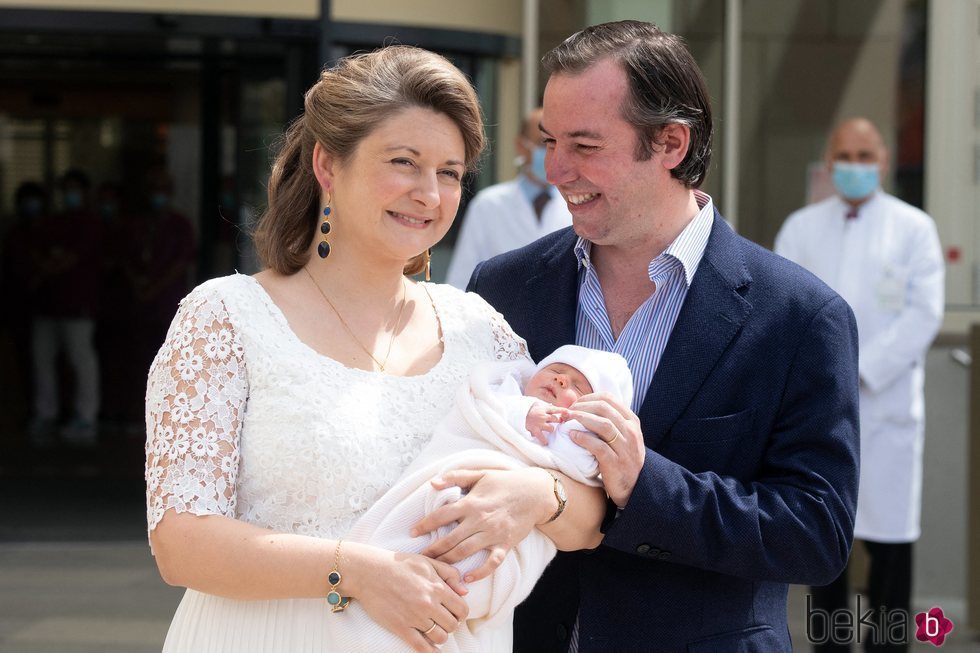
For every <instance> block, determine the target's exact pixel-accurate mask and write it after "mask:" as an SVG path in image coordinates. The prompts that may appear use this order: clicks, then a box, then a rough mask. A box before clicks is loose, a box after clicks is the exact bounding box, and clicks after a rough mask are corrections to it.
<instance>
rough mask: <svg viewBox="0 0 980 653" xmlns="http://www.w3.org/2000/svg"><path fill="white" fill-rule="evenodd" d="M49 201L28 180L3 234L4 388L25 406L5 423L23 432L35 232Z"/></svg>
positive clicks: (0, 276)
mask: <svg viewBox="0 0 980 653" xmlns="http://www.w3.org/2000/svg"><path fill="white" fill-rule="evenodd" d="M47 209H48V201H47V193H45V192H44V188H43V187H42V186H41V185H40V184H39V183H37V182H35V181H25V182H23V183H21V184H20V185H19V186H17V190H16V191H15V192H14V219H13V221H12V224H11V225H10V227H9V228H8V229H7V230H6V232H5V233H4V234H3V240H2V242H3V252H2V254H0V256H2V259H0V261H2V269H0V292H2V293H3V298H4V311H3V322H2V327H3V330H2V346H3V348H4V349H5V350H6V354H5V355H4V360H6V361H10V362H11V365H10V366H9V367H8V366H4V369H3V374H2V377H0V378H2V381H0V387H3V388H4V392H5V393H14V394H15V395H16V397H14V398H10V399H11V400H10V401H9V404H8V405H10V406H15V407H18V408H20V407H24V408H21V409H20V410H16V411H14V412H15V413H16V414H13V415H10V414H7V415H4V422H6V423H7V424H9V425H10V426H11V427H14V428H17V429H21V428H22V427H23V426H24V423H25V422H26V418H27V410H26V407H27V406H28V405H30V404H29V398H30V394H31V392H30V382H29V379H30V378H31V355H30V342H31V302H30V292H29V290H30V288H31V284H32V281H31V275H32V271H33V270H32V267H31V258H30V251H29V247H30V243H31V238H32V231H34V230H36V229H38V223H39V222H40V221H41V219H42V218H43V217H44V215H45V214H46V213H47Z"/></svg>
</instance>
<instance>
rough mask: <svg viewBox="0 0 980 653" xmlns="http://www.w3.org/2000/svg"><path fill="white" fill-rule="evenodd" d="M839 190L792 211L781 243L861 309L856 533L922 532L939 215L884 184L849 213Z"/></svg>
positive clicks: (880, 538)
mask: <svg viewBox="0 0 980 653" xmlns="http://www.w3.org/2000/svg"><path fill="white" fill-rule="evenodd" d="M847 208H848V205H847V204H845V202H844V201H843V200H841V199H840V198H839V197H837V196H834V197H831V198H829V199H826V200H824V201H822V202H819V203H817V204H812V205H810V206H807V207H804V208H802V209H800V210H798V211H796V212H794V213H793V214H792V215H790V216H789V218H787V220H786V223H785V224H784V225H783V227H782V229H780V231H779V234H778V235H777V236H776V246H775V250H776V253H777V254H781V255H782V256H785V257H786V258H788V259H790V260H792V261H795V262H796V263H799V264H800V265H802V266H803V267H805V268H806V269H808V270H810V271H811V272H813V273H814V274H816V275H817V276H818V277H820V279H822V280H823V281H824V282H826V283H827V284H828V285H829V286H830V287H831V288H833V289H834V290H836V291H837V292H838V294H840V295H841V297H843V298H844V299H845V300H846V301H847V303H848V304H850V306H851V308H852V309H853V310H854V315H855V318H856V319H857V326H858V358H859V365H858V368H859V374H860V378H861V391H860V392H861V397H860V408H861V481H860V483H861V484H860V489H859V492H858V509H857V521H856V524H855V527H854V535H855V537H858V538H860V539H864V540H870V541H873V542H912V541H914V540H916V539H918V537H919V516H920V507H921V492H922V446H923V439H924V436H925V407H924V403H925V402H924V396H923V381H924V370H923V363H924V358H925V354H926V351H927V350H928V349H929V345H930V343H931V342H932V340H933V338H934V337H935V336H936V333H937V331H938V330H939V326H940V324H941V322H942V315H943V303H944V297H943V293H944V276H945V270H944V267H943V254H942V248H941V246H940V244H939V236H938V234H937V232H936V226H935V224H934V222H933V221H932V219H931V218H930V217H929V216H928V215H926V214H925V213H923V212H922V211H920V210H919V209H917V208H915V207H913V206H911V205H909V204H906V203H905V202H903V201H901V200H899V199H898V198H896V197H892V196H891V195H888V194H886V193H884V192H881V191H878V192H876V193H875V195H874V196H873V197H872V198H871V199H870V200H868V201H867V202H865V204H864V205H862V206H861V207H860V209H859V213H858V217H857V218H856V219H852V220H846V219H845V217H844V216H845V214H846V212H847Z"/></svg>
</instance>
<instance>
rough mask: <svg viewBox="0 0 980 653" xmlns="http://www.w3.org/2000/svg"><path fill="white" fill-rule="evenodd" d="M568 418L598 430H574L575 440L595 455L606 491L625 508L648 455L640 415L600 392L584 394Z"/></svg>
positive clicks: (572, 407)
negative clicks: (587, 431)
mask: <svg viewBox="0 0 980 653" xmlns="http://www.w3.org/2000/svg"><path fill="white" fill-rule="evenodd" d="M568 419H577V420H578V421H579V422H581V423H582V426H584V427H585V428H587V429H589V430H590V431H592V433H595V435H591V434H589V433H583V432H582V431H573V432H572V441H573V442H575V443H576V444H578V445H580V446H582V447H584V448H585V449H587V450H588V451H589V452H590V453H591V454H592V455H593V456H595V458H596V461H598V463H599V473H600V474H602V483H603V485H604V486H605V488H606V494H608V495H609V498H610V499H612V500H613V502H614V503H615V504H616V505H617V506H619V507H620V508H622V507H624V506H625V505H626V503H627V502H628V501H629V498H630V495H631V494H633V487H634V486H635V485H636V479H637V478H638V477H639V476H640V470H641V469H642V468H643V461H644V459H645V458H646V446H645V445H644V444H643V433H642V432H641V430H640V418H639V417H637V416H636V414H635V413H634V412H633V411H631V410H630V409H629V408H627V407H626V406H624V405H622V404H621V403H619V402H618V401H616V400H615V399H613V398H612V397H611V396H610V395H608V394H606V393H600V394H589V395H585V396H583V397H582V398H581V399H579V400H578V401H576V402H575V403H574V404H572V406H571V408H570V409H569V410H568Z"/></svg>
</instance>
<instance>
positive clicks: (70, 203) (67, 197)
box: [62, 190, 82, 211]
mask: <svg viewBox="0 0 980 653" xmlns="http://www.w3.org/2000/svg"><path fill="white" fill-rule="evenodd" d="M62 199H63V200H64V202H65V208H66V209H68V210H69V211H70V210H73V209H80V208H82V194H81V193H79V192H78V191H77V190H66V191H65V194H64V196H63V197H62Z"/></svg>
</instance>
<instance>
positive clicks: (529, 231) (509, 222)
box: [446, 107, 572, 289]
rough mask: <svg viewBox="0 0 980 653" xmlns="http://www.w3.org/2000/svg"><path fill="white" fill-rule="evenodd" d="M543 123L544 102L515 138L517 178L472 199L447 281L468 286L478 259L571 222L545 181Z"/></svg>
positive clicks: (552, 189)
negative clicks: (518, 168) (517, 166)
mask: <svg viewBox="0 0 980 653" xmlns="http://www.w3.org/2000/svg"><path fill="white" fill-rule="evenodd" d="M540 123H541V108H540V107H538V108H536V109H534V110H532V111H531V112H530V113H528V115H527V116H526V117H525V119H524V128H523V131H522V132H521V134H520V135H519V136H518V137H517V143H516V147H517V153H518V160H519V161H520V162H521V164H520V165H521V170H520V173H518V175H517V177H516V178H515V179H512V180H510V181H505V182H503V183H500V184H494V185H493V186H489V187H487V188H484V189H483V190H482V191H480V192H479V193H477V194H476V196H475V197H474V198H473V200H472V201H471V202H470V203H469V206H468V207H467V209H466V216H465V217H464V218H463V225H462V227H461V228H460V232H459V237H458V238H457V239H456V247H455V248H454V249H453V259H452V262H451V263H450V264H449V272H448V273H447V275H446V283H448V284H450V285H453V286H456V287H457V288H460V289H465V288H466V284H467V283H468V282H469V280H470V275H471V274H472V273H473V270H474V269H475V268H476V266H477V264H478V263H480V262H482V261H485V260H487V259H488V258H491V257H493V256H496V255H497V254H503V253H504V252H509V251H510V250H512V249H517V248H518V247H523V246H524V245H527V244H528V243H530V242H533V241H535V240H537V239H538V238H540V237H541V236H544V235H547V234H550V233H551V232H552V231H555V230H557V229H561V228H562V227H567V226H569V225H571V224H572V214H571V213H569V212H568V207H567V206H566V204H565V200H563V199H562V197H561V195H559V194H558V191H557V190H555V187H554V186H552V185H551V184H549V183H548V182H547V181H546V180H545V173H544V151H545V150H544V145H543V137H542V135H541V130H540V129H538V125H539V124H540Z"/></svg>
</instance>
